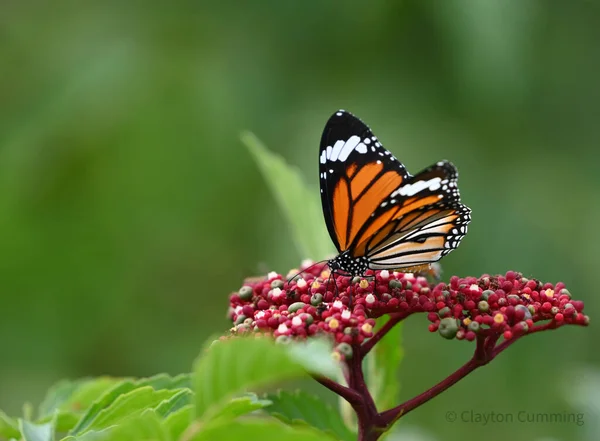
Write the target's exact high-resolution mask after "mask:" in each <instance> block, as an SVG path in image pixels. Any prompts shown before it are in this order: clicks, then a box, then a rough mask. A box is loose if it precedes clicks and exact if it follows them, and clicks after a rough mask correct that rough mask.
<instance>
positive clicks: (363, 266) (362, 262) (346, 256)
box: [327, 251, 369, 276]
mask: <svg viewBox="0 0 600 441" xmlns="http://www.w3.org/2000/svg"><path fill="white" fill-rule="evenodd" d="M327 265H328V266H329V269H331V271H332V272H334V273H335V272H342V273H347V274H349V275H352V276H362V275H364V274H365V271H367V269H368V268H369V260H368V259H367V258H366V257H364V256H361V257H352V256H351V255H350V253H349V252H348V251H344V252H343V253H341V254H339V255H337V256H336V257H334V258H333V259H331V260H329V261H328V262H327Z"/></svg>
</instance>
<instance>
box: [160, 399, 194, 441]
mask: <svg viewBox="0 0 600 441" xmlns="http://www.w3.org/2000/svg"><path fill="white" fill-rule="evenodd" d="M193 420H194V405H188V406H184V407H182V408H181V409H178V410H176V411H174V412H172V413H170V414H169V415H168V416H167V417H166V418H165V419H164V421H163V424H162V425H163V428H164V429H165V430H166V431H167V433H168V434H169V435H170V437H171V439H172V440H178V439H179V438H180V437H181V434H182V433H183V432H185V430H186V429H187V428H188V426H189V425H190V424H191V423H192V421H193Z"/></svg>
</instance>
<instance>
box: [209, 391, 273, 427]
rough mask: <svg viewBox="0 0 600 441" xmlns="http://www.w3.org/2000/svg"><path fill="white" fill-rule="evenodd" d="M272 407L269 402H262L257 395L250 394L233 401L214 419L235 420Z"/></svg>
mask: <svg viewBox="0 0 600 441" xmlns="http://www.w3.org/2000/svg"><path fill="white" fill-rule="evenodd" d="M270 405H271V401H269V400H260V399H258V397H257V396H256V395H255V394H248V396H245V397H239V398H234V399H232V400H231V401H230V402H229V403H227V404H226V405H225V406H224V407H223V408H222V409H221V411H220V412H219V413H218V414H217V415H216V416H215V417H214V418H213V420H216V419H222V420H223V421H225V420H234V419H236V418H237V417H240V416H242V415H246V414H248V413H251V412H254V411H256V410H260V409H264V408H266V407H268V406H270Z"/></svg>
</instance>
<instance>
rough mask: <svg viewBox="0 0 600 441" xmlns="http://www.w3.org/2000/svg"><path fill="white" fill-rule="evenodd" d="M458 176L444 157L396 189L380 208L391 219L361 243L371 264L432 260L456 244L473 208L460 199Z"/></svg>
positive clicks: (386, 265)
mask: <svg viewBox="0 0 600 441" xmlns="http://www.w3.org/2000/svg"><path fill="white" fill-rule="evenodd" d="M457 179H458V173H457V171H456V168H455V167H454V166H453V165H452V164H451V163H450V162H447V161H443V162H438V163H437V164H435V165H433V166H432V167H429V168H427V169H425V170H423V171H422V172H420V173H419V174H417V175H416V176H413V177H411V178H410V179H409V180H407V181H406V183H405V184H404V185H402V186H401V187H400V188H398V189H397V190H395V191H394V192H392V194H391V195H390V197H389V199H388V200H387V201H386V203H385V207H383V208H382V209H381V210H385V211H384V212H383V213H381V211H380V212H378V213H376V217H377V216H386V217H387V218H389V221H388V223H387V224H386V227H385V228H384V230H383V231H380V232H379V233H378V234H377V235H375V236H372V237H370V238H368V239H366V243H365V244H364V245H363V246H362V249H363V252H364V253H365V254H366V255H367V256H368V258H369V261H370V265H369V266H370V267H371V268H373V269H376V268H377V269H379V268H402V267H407V266H417V265H422V264H427V263H432V262H435V261H437V260H439V259H441V258H442V257H443V256H444V255H446V254H448V253H449V252H450V251H451V250H453V249H455V248H456V247H458V244H459V243H460V241H461V239H462V238H463V237H464V235H465V234H466V232H467V225H468V223H469V221H470V220H471V215H470V213H471V210H470V209H469V208H468V207H466V206H465V205H463V204H462V203H461V202H460V194H459V192H458V187H457ZM359 249H361V246H359V247H357V250H359Z"/></svg>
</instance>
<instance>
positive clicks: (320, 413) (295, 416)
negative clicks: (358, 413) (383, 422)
mask: <svg viewBox="0 0 600 441" xmlns="http://www.w3.org/2000/svg"><path fill="white" fill-rule="evenodd" d="M267 398H268V399H269V400H271V401H272V403H273V404H272V405H271V406H269V407H268V408H266V411H267V412H269V413H270V414H271V415H273V416H274V417H276V418H278V419H280V420H281V421H283V422H285V423H288V424H308V425H310V426H313V427H316V428H317V429H319V430H322V431H323V432H330V433H331V434H333V435H335V437H336V438H337V439H340V440H343V441H354V440H355V439H356V433H353V432H352V431H350V430H349V429H348V428H347V427H346V424H344V421H343V420H342V417H341V415H340V414H339V412H338V411H337V410H336V409H334V408H333V407H331V406H330V405H329V404H327V403H325V402H324V401H323V400H321V399H320V398H319V397H317V396H315V395H311V394H308V393H306V392H302V391H296V392H295V393H290V392H285V391H279V392H278V393H277V394H268V395H267Z"/></svg>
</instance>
